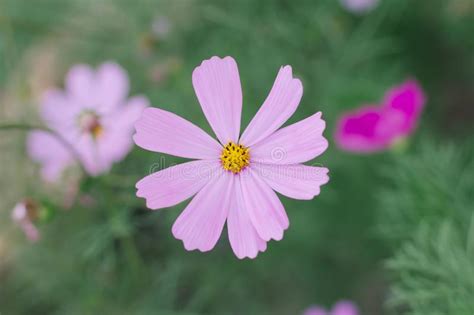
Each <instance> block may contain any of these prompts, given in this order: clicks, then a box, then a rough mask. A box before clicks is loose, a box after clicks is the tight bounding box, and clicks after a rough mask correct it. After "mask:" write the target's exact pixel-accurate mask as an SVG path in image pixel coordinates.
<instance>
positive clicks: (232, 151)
mask: <svg viewBox="0 0 474 315" xmlns="http://www.w3.org/2000/svg"><path fill="white" fill-rule="evenodd" d="M221 162H222V167H223V168H224V169H225V170H226V171H231V172H232V173H234V174H237V173H239V172H240V171H241V170H242V169H244V168H245V167H246V166H247V165H249V162H250V153H249V148H247V147H244V146H243V145H241V144H235V143H233V142H232V141H230V142H229V143H227V144H226V146H225V147H224V149H223V150H222V154H221Z"/></svg>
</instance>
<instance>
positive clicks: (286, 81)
mask: <svg viewBox="0 0 474 315" xmlns="http://www.w3.org/2000/svg"><path fill="white" fill-rule="evenodd" d="M302 96H303V85H302V84H301V81H300V80H298V79H294V78H293V74H292V70H291V67H290V66H285V67H282V68H281V69H280V71H279V72H278V75H277V77H276V79H275V83H273V87H272V89H271V91H270V94H268V96H267V98H266V100H265V102H263V105H262V106H261V107H260V109H259V110H258V112H257V114H256V115H255V117H254V118H253V119H252V121H251V122H250V124H249V125H248V126H247V128H246V129H245V131H244V133H243V134H242V137H241V139H240V142H241V143H242V144H244V145H245V146H247V147H248V146H252V145H254V144H256V143H257V142H259V141H261V140H262V139H265V138H266V137H268V136H269V135H271V134H272V133H273V132H274V131H275V130H277V129H278V128H280V127H281V126H282V125H283V124H284V123H285V122H286V121H287V120H288V118H290V117H291V115H293V113H294V112H295V110H296V108H297V107H298V104H299V103H300V100H301V97H302Z"/></svg>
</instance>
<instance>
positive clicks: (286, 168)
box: [134, 57, 329, 258]
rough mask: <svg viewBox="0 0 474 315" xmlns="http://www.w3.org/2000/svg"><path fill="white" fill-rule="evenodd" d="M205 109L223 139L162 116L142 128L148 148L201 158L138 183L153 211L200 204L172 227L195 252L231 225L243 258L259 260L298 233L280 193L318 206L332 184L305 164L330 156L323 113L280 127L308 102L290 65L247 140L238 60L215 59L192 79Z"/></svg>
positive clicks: (156, 112)
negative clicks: (286, 235)
mask: <svg viewBox="0 0 474 315" xmlns="http://www.w3.org/2000/svg"><path fill="white" fill-rule="evenodd" d="M192 82H193V86H194V90H195V92H196V95H197V98H198V100H199V103H200V104H201V108H202V110H203V112H204V115H205V116H206V118H207V120H208V122H209V124H210V125H211V128H212V130H213V131H214V133H215V135H216V136H217V139H218V141H216V140H215V139H213V138H212V137H211V136H209V135H208V134H207V133H205V132H204V131H203V130H202V129H200V128H199V127H197V126H196V125H194V124H193V123H191V122H189V121H187V120H185V119H183V118H181V117H179V116H177V115H175V114H173V113H171V112H168V111H165V110H162V109H158V108H148V109H146V110H144V111H143V113H142V116H141V118H140V119H139V120H138V121H137V123H136V125H135V128H136V134H135V135H134V140H135V143H136V144H137V145H139V146H140V147H142V148H144V149H147V150H150V151H155V152H161V153H166V154H171V155H175V156H179V157H184V158H189V159H194V161H191V162H186V163H182V164H179V165H176V166H172V167H169V168H166V169H164V170H161V171H158V172H156V173H154V174H152V175H149V176H147V177H145V178H143V179H142V180H141V181H139V182H138V183H137V185H136V187H137V189H138V191H137V196H139V197H143V198H145V199H146V204H147V206H148V207H149V208H150V209H160V208H165V207H171V206H174V205H176V204H178V203H180V202H182V201H184V200H186V199H188V198H190V197H192V196H193V195H196V196H194V198H193V199H192V200H191V202H190V203H189V204H188V206H187V207H186V209H185V210H184V211H183V212H182V213H181V215H180V216H179V217H178V219H177V220H176V222H175V223H174V225H173V228H172V231H173V235H174V236H175V237H176V238H177V239H180V240H182V241H183V243H184V247H185V248H186V249H187V250H195V249H198V250H200V251H209V250H211V249H212V248H214V246H215V245H216V243H217V241H218V239H219V237H220V235H221V233H222V230H223V227H224V225H225V223H226V222H227V231H228V235H229V240H230V244H231V246H232V249H233V251H234V253H235V255H236V256H237V257H239V258H244V257H250V258H255V257H256V256H257V254H258V252H260V251H264V250H265V249H266V247H267V242H268V241H270V240H271V239H274V240H281V239H282V238H283V232H284V230H286V229H287V228H288V226H289V220H288V217H287V215H286V212H285V209H284V208H283V205H282V203H281V201H280V199H279V198H278V196H277V195H276V193H275V192H274V191H277V192H279V193H281V194H282V195H285V196H287V197H290V198H295V199H312V198H313V197H314V196H316V195H318V194H319V192H320V186H321V185H323V184H326V183H327V182H328V180H329V178H328V176H327V173H328V169H327V168H324V167H318V166H307V165H304V164H302V163H304V162H307V161H310V160H312V159H313V158H315V157H317V156H318V155H320V154H322V153H323V152H324V151H325V150H326V148H327V146H328V142H327V140H326V139H325V138H324V137H323V135H322V133H323V130H324V128H325V122H324V121H323V120H322V119H321V113H320V112H318V113H316V114H314V115H312V116H310V117H308V118H306V119H304V120H302V121H299V122H297V123H294V124H292V125H289V126H287V127H283V128H280V127H281V126H282V125H283V124H284V123H285V122H286V121H287V120H288V118H290V116H291V115H292V114H293V113H294V112H295V111H296V109H297V107H298V104H299V102H300V99H301V97H302V95H303V86H302V84H301V81H300V80H298V79H296V78H294V77H293V74H292V69H291V67H290V66H284V67H282V68H281V69H280V71H279V72H278V75H277V77H276V80H275V83H274V84H273V87H272V89H271V91H270V94H269V95H268V97H267V98H266V100H265V102H264V103H263V105H262V106H261V108H260V110H259V111H258V112H257V114H256V115H255V117H254V118H253V119H252V121H251V122H250V123H249V125H248V126H247V128H246V129H245V130H244V131H243V133H242V134H240V120H241V119H240V118H241V112H242V89H241V85H240V76H239V71H238V68H237V64H236V62H235V60H234V59H233V58H231V57H225V58H219V57H212V58H211V59H209V60H204V61H203V62H202V64H201V65H200V66H198V67H197V68H196V69H195V70H194V72H193V75H192Z"/></svg>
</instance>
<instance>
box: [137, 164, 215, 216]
mask: <svg viewBox="0 0 474 315" xmlns="http://www.w3.org/2000/svg"><path fill="white" fill-rule="evenodd" d="M220 168H221V166H220V164H219V162H218V161H217V160H215V161H207V160H200V161H192V162H187V163H182V164H179V165H175V166H171V167H168V168H166V169H164V170H161V171H158V172H156V173H153V174H151V175H148V176H147V177H145V178H143V179H142V180H140V181H139V182H138V183H137V184H136V188H137V196H138V197H142V198H145V199H146V206H147V207H148V208H150V209H153V210H155V209H160V208H166V207H171V206H174V205H177V204H178V203H180V202H182V201H184V200H186V199H188V198H190V197H192V196H194V194H196V193H197V192H198V191H200V190H201V189H202V188H203V187H204V186H205V185H206V184H207V183H209V181H210V180H211V179H215V177H216V176H217V175H218V172H219V170H220Z"/></svg>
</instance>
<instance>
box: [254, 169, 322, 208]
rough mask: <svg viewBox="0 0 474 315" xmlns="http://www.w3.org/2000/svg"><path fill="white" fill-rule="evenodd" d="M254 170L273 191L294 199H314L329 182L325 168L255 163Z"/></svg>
mask: <svg viewBox="0 0 474 315" xmlns="http://www.w3.org/2000/svg"><path fill="white" fill-rule="evenodd" d="M252 168H253V169H254V170H255V172H257V173H258V175H259V176H260V177H261V178H263V179H264V180H265V181H266V182H267V184H268V185H270V187H271V188H272V189H273V190H276V191H277V192H279V193H280V194H282V195H285V196H287V197H290V198H294V199H303V200H309V199H313V197H314V196H317V195H319V193H320V187H321V186H322V185H324V184H326V183H327V182H328V181H329V177H328V175H327V174H328V172H329V170H328V169H327V168H325V167H316V166H306V165H302V164H293V165H273V164H259V163H255V164H252Z"/></svg>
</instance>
